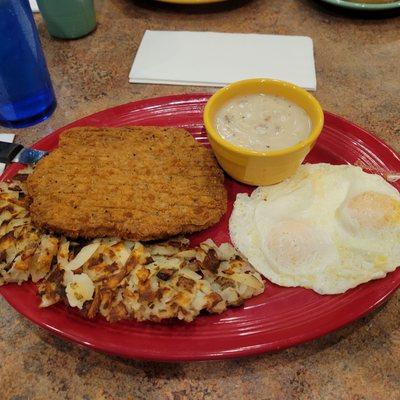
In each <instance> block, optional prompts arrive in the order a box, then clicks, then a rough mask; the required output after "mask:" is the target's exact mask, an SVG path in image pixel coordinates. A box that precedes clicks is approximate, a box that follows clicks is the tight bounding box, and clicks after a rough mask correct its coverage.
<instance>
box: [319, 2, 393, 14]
mask: <svg viewBox="0 0 400 400" xmlns="http://www.w3.org/2000/svg"><path fill="white" fill-rule="evenodd" d="M321 1H322V2H325V3H328V4H332V5H334V6H337V7H341V8H347V9H351V10H361V11H363V10H364V11H367V10H368V11H384V10H394V9H397V8H400V1H392V2H390V3H383V4H379V3H378V4H374V3H357V2H355V3H353V2H350V1H346V0H321Z"/></svg>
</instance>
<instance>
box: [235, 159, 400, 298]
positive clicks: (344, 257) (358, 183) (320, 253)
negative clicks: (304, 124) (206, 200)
mask: <svg viewBox="0 0 400 400" xmlns="http://www.w3.org/2000/svg"><path fill="white" fill-rule="evenodd" d="M229 231H230V236H231V240H232V243H233V244H234V246H235V247H236V248H237V250H238V251H239V252H241V253H242V254H243V255H244V256H245V257H246V258H247V259H248V261H249V262H250V263H251V264H252V265H253V266H254V267H255V269H256V270H257V271H258V272H260V273H261V274H263V275H264V276H265V277H266V278H267V279H269V280H270V281H272V282H273V283H276V284H278V285H281V286H302V287H305V288H310V289H313V290H315V291H316V292H318V293H321V294H336V293H343V292H345V291H346V290H348V289H350V288H353V287H355V286H357V285H359V284H361V283H364V282H368V281H370V280H372V279H377V278H381V277H384V276H385V275H386V274H387V273H388V272H391V271H393V270H394V269H396V267H397V266H398V265H400V194H399V192H398V191H397V190H396V189H395V188H394V187H393V186H392V185H390V184H389V183H388V182H386V181H385V180H384V179H383V178H382V177H380V176H378V175H373V174H367V173H365V172H363V171H362V169H361V168H359V167H355V166H352V165H330V164H304V165H302V166H301V167H300V168H299V170H298V172H297V173H296V174H295V175H294V176H292V177H291V178H289V179H287V180H285V181H284V182H281V183H279V184H277V185H273V186H266V187H259V188H257V189H256V190H255V191H254V192H253V193H252V194H251V196H250V197H249V196H248V195H247V194H238V195H237V198H236V201H235V204H234V208H233V212H232V215H231V217H230V221H229Z"/></svg>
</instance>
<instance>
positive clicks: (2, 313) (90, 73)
mask: <svg viewBox="0 0 400 400" xmlns="http://www.w3.org/2000/svg"><path fill="white" fill-rule="evenodd" d="M96 8H97V16H98V28H97V30H96V31H95V32H94V33H93V34H91V35H89V36H88V37H86V38H83V39H80V40H75V41H60V40H55V39H52V38H50V37H49V35H48V33H47V32H46V29H45V27H44V25H43V23H42V21H41V19H40V16H36V20H37V22H38V26H39V30H40V35H41V38H42V43H43V47H44V52H45V54H46V57H47V60H48V65H49V68H50V71H51V75H52V79H53V83H54V86H55V90H56V94H57V98H58V108H57V110H56V111H55V113H54V115H53V116H52V117H51V118H50V119H49V120H48V121H47V122H44V123H42V124H39V125H37V126H35V127H32V128H28V129H22V130H19V131H13V132H15V133H16V134H17V140H18V141H20V142H22V143H24V144H30V143H32V142H33V141H35V140H37V139H38V138H40V137H42V136H44V135H45V134H47V133H50V132H51V131H53V130H54V129H56V128H59V127H61V126H63V125H65V124H67V123H69V122H71V121H73V120H75V119H77V118H80V117H83V116H85V115H87V114H91V113H93V112H95V111H100V110H102V109H105V108H108V107H111V106H114V105H117V104H122V103H126V102H129V101H133V100H137V99H142V98H146V97H153V96H158V95H165V94H172V93H186V92H205V91H210V89H204V88H192V87H174V86H155V85H154V86H152V85H132V84H129V83H128V72H129V69H130V65H131V61H132V60H133V56H134V54H135V51H136V49H137V47H138V44H139V42H140V39H141V37H142V35H143V32H144V30H145V29H170V30H172V29H175V30H199V31H200V30H215V31H222V32H258V33H275V34H295V35H308V36H311V37H312V38H313V40H314V46H315V57H316V68H317V79H318V90H317V92H316V96H317V97H318V99H319V100H320V102H321V103H322V105H323V107H324V108H325V109H327V110H329V111H332V112H334V113H336V114H340V115H342V116H344V117H347V118H349V119H350V120H352V121H354V122H356V123H358V124H359V125H361V126H363V127H365V128H367V129H368V130H370V131H373V132H375V133H376V135H378V136H380V137H381V138H383V139H384V140H386V141H387V142H388V143H389V144H391V145H392V146H393V147H394V148H395V149H396V150H397V151H400V122H399V121H400V120H399V109H400V83H399V78H400V75H399V54H400V41H399V37H400V36H399V35H400V19H399V17H398V16H397V17H396V16H389V17H388V18H377V17H379V16H378V15H376V14H374V15H370V16H369V18H365V17H363V16H360V15H354V14H343V12H339V11H338V10H335V9H334V8H325V7H321V6H320V5H319V3H318V1H311V0H268V1H265V0H250V1H238V0H233V1H227V2H225V3H221V4H216V5H209V6H197V7H196V6H183V7H181V6H177V5H168V4H162V3H157V2H153V1H146V0H140V1H139V0H137V1H134V0H99V1H96ZM371 17H373V18H371ZM2 131H5V132H8V130H7V129H2ZM10 132H11V131H10ZM399 312H400V295H399V294H395V295H394V296H393V297H392V298H391V299H390V300H389V301H388V302H387V304H385V305H384V306H382V307H381V308H380V309H379V310H377V311H375V312H374V313H372V314H371V315H369V316H368V317H366V318H363V319H362V320H360V321H357V322H355V323H353V324H351V325H349V326H347V327H345V328H344V329H341V330H339V331H337V332H335V333H332V334H330V335H327V336H325V337H323V338H321V339H319V340H315V341H313V342H311V343H308V344H305V345H302V346H299V347H296V348H292V349H289V350H285V351H282V352H280V353H276V354H266V355H263V356H258V357H255V358H249V359H242V360H237V361H223V362H222V361H221V362H202V363H182V364H162V363H150V362H138V361H132V360H124V359H121V358H117V357H110V356H107V355H104V354H99V353H96V352H94V351H90V350H86V349H83V348H80V347H78V346H76V345H73V344H70V343H67V342H64V341H62V340H60V339H58V338H55V337H53V336H51V335H50V334H48V333H47V332H45V331H43V330H41V329H39V328H37V327H36V326H34V325H33V324H31V323H30V322H28V321H27V320H26V319H25V318H23V317H22V316H20V315H19V314H17V313H16V312H15V311H14V310H13V309H12V308H11V307H10V306H9V305H8V304H7V303H6V302H5V301H4V300H3V299H2V298H0V400H3V399H10V400H11V399H13V400H23V399H24V400H25V399H85V400H87V399H93V400H94V399H146V400H147V399H148V400H150V399H177V400H178V399H182V400H183V399H225V398H226V399H283V400H289V399H335V400H336V399H354V400H356V399H357V400H361V399H371V400H372V399H373V400H375V399H393V400H395V399H399V398H400V362H399V360H400V317H399Z"/></svg>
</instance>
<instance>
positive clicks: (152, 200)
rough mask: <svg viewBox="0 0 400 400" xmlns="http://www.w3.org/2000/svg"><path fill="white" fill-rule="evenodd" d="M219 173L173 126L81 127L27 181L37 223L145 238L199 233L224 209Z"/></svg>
mask: <svg viewBox="0 0 400 400" xmlns="http://www.w3.org/2000/svg"><path fill="white" fill-rule="evenodd" d="M223 182H224V176H223V172H222V171H221V169H220V168H219V166H218V164H217V162H216V160H215V158H214V156H213V155H212V153H211V151H210V150H209V149H207V148H206V147H205V146H203V145H201V144H200V143H198V142H196V140H195V139H194V138H193V136H192V135H191V134H190V133H188V132H187V131H185V130H184V129H180V128H162V127H124V128H97V127H80V128H73V129H70V130H68V131H65V132H63V133H62V134H61V136H60V144H59V148H58V149H56V150H55V151H53V152H52V153H51V154H49V155H48V156H47V157H45V158H44V159H42V160H41V161H40V162H39V163H38V164H37V166H36V168H35V170H34V172H33V174H32V175H30V176H29V178H28V183H27V184H28V194H29V196H30V199H31V205H30V213H31V217H32V220H33V222H34V224H35V225H36V226H37V227H40V228H46V229H50V230H52V231H55V232H60V233H63V234H65V235H66V236H69V237H73V238H75V237H85V238H96V237H105V236H118V237H120V238H123V239H130V240H140V241H148V240H155V239H163V238H166V237H170V236H174V235H178V234H184V233H191V232H196V231H200V230H203V229H205V228H207V227H209V226H211V225H213V224H215V223H216V222H218V221H219V219H220V218H221V216H222V215H223V214H224V213H225V212H226V200H227V195H226V189H225V187H224V183H223Z"/></svg>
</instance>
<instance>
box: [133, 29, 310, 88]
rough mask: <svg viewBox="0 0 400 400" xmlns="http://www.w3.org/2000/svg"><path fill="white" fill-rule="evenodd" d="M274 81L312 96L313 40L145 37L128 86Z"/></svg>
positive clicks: (207, 34) (238, 36)
mask: <svg viewBox="0 0 400 400" xmlns="http://www.w3.org/2000/svg"><path fill="white" fill-rule="evenodd" d="M247 78H275V79H281V80H284V81H288V82H292V83H295V84H297V85H299V86H302V87H303V88H305V89H309V90H316V86H317V83H316V77H315V64H314V53H313V42H312V39H311V38H309V37H306V36H282V35H260V34H242V33H216V32H183V31H181V32H176V31H146V32H145V34H144V36H143V39H142V42H141V44H140V46H139V49H138V51H137V53H136V57H135V60H134V62H133V65H132V68H131V71H130V73H129V82H137V83H159V84H167V85H194V86H225V85H226V84H229V83H231V82H234V81H238V80H241V79H247Z"/></svg>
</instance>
